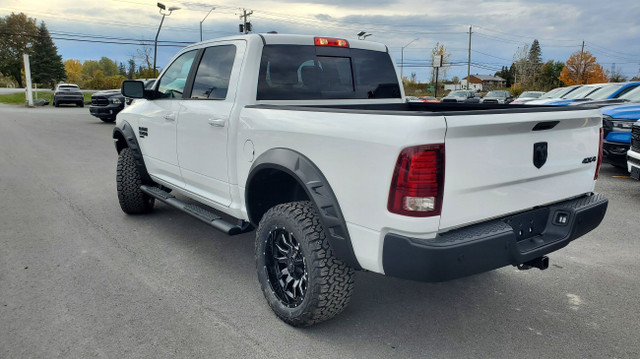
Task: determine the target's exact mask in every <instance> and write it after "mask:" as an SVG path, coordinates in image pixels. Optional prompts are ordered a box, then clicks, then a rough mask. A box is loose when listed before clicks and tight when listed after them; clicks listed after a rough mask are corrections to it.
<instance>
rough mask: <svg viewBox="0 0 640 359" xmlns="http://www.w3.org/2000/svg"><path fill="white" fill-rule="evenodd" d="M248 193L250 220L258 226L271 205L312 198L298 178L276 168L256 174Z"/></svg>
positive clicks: (247, 201) (250, 183)
mask: <svg viewBox="0 0 640 359" xmlns="http://www.w3.org/2000/svg"><path fill="white" fill-rule="evenodd" d="M246 193H247V198H246V204H247V212H248V214H249V221H250V222H251V223H252V224H254V225H256V226H257V224H258V223H259V222H260V220H261V219H262V216H263V215H264V214H265V213H266V212H267V211H268V210H269V209H270V208H271V207H274V206H276V205H278V204H281V203H287V202H295V201H309V200H311V199H310V198H309V196H308V195H307V192H306V191H305V190H304V188H303V186H302V185H301V184H300V183H299V182H298V180H297V179H296V178H294V177H293V176H292V175H291V174H289V173H287V172H285V171H283V170H280V169H274V168H266V169H262V170H260V171H259V172H257V173H256V174H254V175H253V176H252V178H251V182H249V183H248V188H247V192H246Z"/></svg>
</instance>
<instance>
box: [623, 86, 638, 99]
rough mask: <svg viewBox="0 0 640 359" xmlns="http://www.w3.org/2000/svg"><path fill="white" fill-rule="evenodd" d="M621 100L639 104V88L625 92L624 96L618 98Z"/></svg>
mask: <svg viewBox="0 0 640 359" xmlns="http://www.w3.org/2000/svg"><path fill="white" fill-rule="evenodd" d="M618 98H621V99H623V100H629V101H631V102H640V86H638V87H636V88H634V89H633V90H631V91H629V92H627V93H626V94H624V95H622V96H620V97H618Z"/></svg>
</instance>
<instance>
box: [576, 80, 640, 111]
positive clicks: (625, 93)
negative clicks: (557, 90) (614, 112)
mask: <svg viewBox="0 0 640 359" xmlns="http://www.w3.org/2000/svg"><path fill="white" fill-rule="evenodd" d="M625 102H640V82H621V83H612V84H609V85H608V86H605V87H603V88H601V89H599V90H597V91H594V92H592V93H591V94H589V97H588V99H585V101H579V102H575V103H572V104H570V105H574V106H578V105H589V106H613V105H615V104H622V103H625Z"/></svg>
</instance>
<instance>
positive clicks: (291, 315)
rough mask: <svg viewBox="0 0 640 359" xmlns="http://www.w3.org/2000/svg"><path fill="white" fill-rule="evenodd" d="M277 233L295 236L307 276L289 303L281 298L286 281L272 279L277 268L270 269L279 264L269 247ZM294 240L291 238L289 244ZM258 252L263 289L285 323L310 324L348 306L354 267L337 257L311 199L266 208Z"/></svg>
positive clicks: (270, 303) (256, 249) (301, 325)
mask: <svg viewBox="0 0 640 359" xmlns="http://www.w3.org/2000/svg"><path fill="white" fill-rule="evenodd" d="M278 231H280V232H278ZM274 233H286V234H290V235H291V237H290V238H294V240H293V242H295V243H298V244H299V251H300V252H301V253H300V256H301V257H302V258H304V259H303V260H302V263H303V266H304V268H305V273H306V274H307V277H306V278H307V280H306V283H307V284H306V291H305V293H304V294H303V295H300V296H299V298H298V302H299V303H298V302H297V303H286V302H287V301H286V300H283V296H284V295H285V294H286V293H284V292H283V290H282V285H281V284H279V283H273V282H274V280H273V279H270V278H274V276H273V270H272V271H271V272H270V269H269V268H274V266H275V267H277V266H278V264H279V263H281V262H280V261H277V260H274V259H273V258H275V257H274V256H271V257H270V253H271V254H272V253H273V252H274V250H270V249H269V248H272V249H273V248H274V245H273V244H272V243H273V242H274V239H273V237H270V236H273V235H274ZM291 242H292V240H291V239H289V243H291ZM255 251H256V254H255V255H256V269H257V272H258V281H259V282H260V287H261V288H262V292H263V294H264V296H265V298H266V300H267V302H268V304H269V306H270V307H271V309H272V310H273V311H274V312H275V314H276V315H277V316H278V317H279V318H280V319H281V320H283V321H284V322H286V323H288V324H290V325H292V326H295V327H304V326H309V325H312V324H315V323H318V322H322V321H325V320H327V319H330V318H332V317H334V316H335V315H337V314H339V313H340V312H342V311H343V310H344V308H346V307H347V305H348V304H349V301H350V300H351V293H352V291H353V272H354V271H353V269H352V268H351V267H349V266H347V265H346V264H344V263H342V262H341V261H340V260H338V259H336V258H335V257H334V255H333V252H332V250H331V247H330V246H329V243H328V241H327V238H326V235H325V231H324V228H323V227H322V224H321V223H320V219H319V216H318V213H317V211H316V209H315V207H314V205H313V204H312V203H311V202H309V201H303V202H290V203H284V204H280V205H277V206H274V207H273V208H271V209H270V210H269V211H267V213H266V214H265V215H264V216H263V217H262V220H261V221H260V224H259V226H258V230H257V232H256V244H255ZM275 251H277V249H276V250H275ZM277 253H280V252H277ZM296 253H298V251H296ZM275 270H276V271H277V269H275ZM270 273H271V274H270ZM276 277H277V276H276ZM294 293H295V291H294ZM285 298H286V296H285ZM287 299H289V298H287Z"/></svg>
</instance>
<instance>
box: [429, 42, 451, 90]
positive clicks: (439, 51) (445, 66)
mask: <svg viewBox="0 0 640 359" xmlns="http://www.w3.org/2000/svg"><path fill="white" fill-rule="evenodd" d="M435 56H442V67H440V70H438V71H439V76H440V77H442V78H445V77H446V76H447V71H448V70H449V67H450V65H449V58H450V57H451V53H450V52H448V51H447V48H446V47H444V44H441V43H439V42H437V43H436V46H434V47H433V49H432V50H431V58H434V57H435ZM434 82H436V69H435V67H434V68H432V69H431V83H434Z"/></svg>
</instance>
